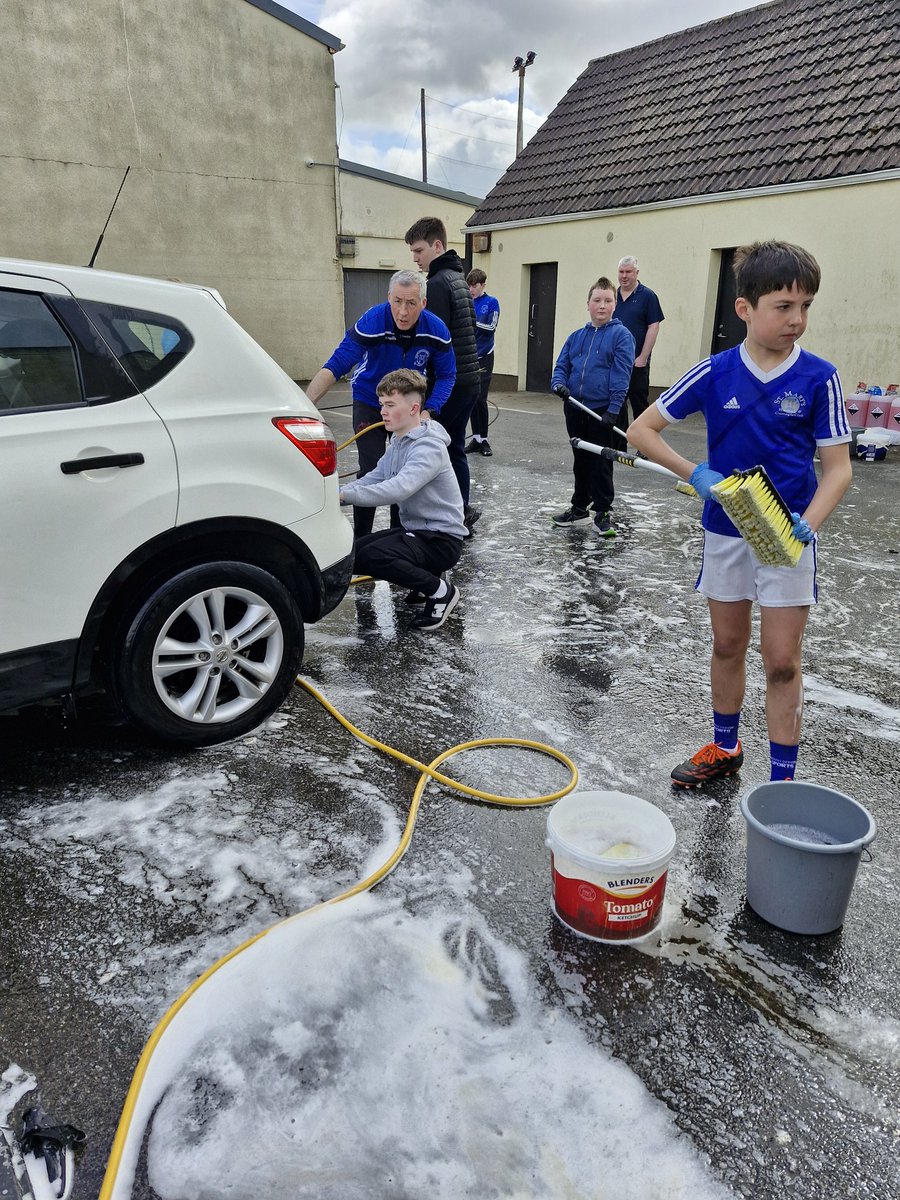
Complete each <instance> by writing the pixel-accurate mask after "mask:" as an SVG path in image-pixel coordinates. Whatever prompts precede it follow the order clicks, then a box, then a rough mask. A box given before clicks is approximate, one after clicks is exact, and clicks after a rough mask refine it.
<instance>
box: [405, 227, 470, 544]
mask: <svg viewBox="0 0 900 1200" xmlns="http://www.w3.org/2000/svg"><path fill="white" fill-rule="evenodd" d="M405 240H406V244H407V245H408V246H409V248H410V250H411V251H412V256H413V259H414V261H415V264H416V266H417V267H418V268H419V270H421V271H427V273H428V290H427V306H428V311H429V312H430V313H432V314H433V315H434V316H436V317H440V319H441V320H442V321H443V322H444V324H445V325H446V326H447V328H448V329H449V330H450V340H451V341H452V343H453V353H454V355H455V356H456V383H455V384H454V387H453V391H452V392H451V393H450V396H449V398H448V399H447V401H446V403H445V404H444V405H443V407H442V409H441V411H440V412H439V413H437V414H436V415H435V420H437V421H440V423H441V424H442V425H443V426H444V428H445V429H446V430H447V432H448V433H449V435H450V446H449V452H450V462H451V464H452V466H453V471H454V473H455V475H456V478H457V480H458V481H459V490H460V492H461V493H462V498H463V504H464V505H465V522H466V528H467V529H468V531H469V533H470V534H471V532H472V526H473V525H474V524H475V522H476V521H477V520H478V518H479V517H480V516H481V513H480V512H479V511H478V509H477V508H473V507H472V506H471V505H470V504H469V463H468V459H467V458H466V426H467V425H468V422H469V416H470V414H471V412H472V409H473V408H474V406H475V401H476V400H477V399H478V395H479V390H480V386H481V383H480V374H479V368H478V350H477V347H476V343H475V306H474V305H473V303H472V297H471V295H470V294H469V288H468V285H467V283H466V273H465V267H464V265H463V261H462V259H461V258H460V257H459V255H458V254H457V253H456V251H455V250H448V249H447V229H446V226H445V225H444V222H443V221H441V220H440V218H439V217H421V218H420V219H419V220H418V221H416V223H415V224H414V225H412V226H410V228H409V229H408V230H407V231H406V236H405Z"/></svg>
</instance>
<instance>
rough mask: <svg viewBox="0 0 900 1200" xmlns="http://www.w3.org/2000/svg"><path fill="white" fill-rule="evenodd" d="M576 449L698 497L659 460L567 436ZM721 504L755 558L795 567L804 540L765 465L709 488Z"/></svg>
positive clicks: (778, 565) (737, 474)
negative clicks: (669, 481) (670, 481)
mask: <svg viewBox="0 0 900 1200" xmlns="http://www.w3.org/2000/svg"><path fill="white" fill-rule="evenodd" d="M569 441H570V442H571V444H572V446H573V447H574V448H575V449H576V450H588V451H589V452H590V453H591V454H597V455H599V456H600V457H601V458H608V459H612V461H613V462H617V463H620V464H621V465H622V466H623V467H640V468H641V469H642V470H645V471H655V472H656V473H657V474H659V475H667V476H668V477H669V478H670V479H675V480H677V482H676V484H675V490H676V491H678V492H684V493H685V494H686V495H688V496H693V497H695V498H696V499H699V497H698V496H697V493H696V491H695V490H694V489H693V488H692V487H691V485H690V484H689V483H684V482H683V481H682V480H680V479H679V478H678V476H677V475H676V474H675V473H674V471H670V470H669V469H668V467H661V466H660V465H659V463H655V462H650V461H649V459H646V458H640V457H638V456H637V455H633V454H620V453H619V451H618V450H613V449H611V448H610V447H609V446H597V445H595V444H594V443H593V442H586V441H584V439H583V438H575V437H573V438H569ZM710 490H711V491H712V493H713V494H714V495H715V497H716V499H717V500H718V501H719V503H720V504H721V505H722V508H723V509H724V510H725V512H726V513H727V515H728V517H729V518H730V520H731V521H732V522H733V523H734V526H735V528H736V529H737V531H738V533H740V534H741V536H742V537H743V539H744V541H745V542H747V544H748V545H749V546H750V548H751V550H752V551H753V552H754V554H755V555H756V557H757V558H758V559H759V561H760V562H761V563H763V564H764V565H765V566H767V567H796V565H797V563H798V562H799V561H800V555H801V554H802V553H803V546H804V543H803V542H801V541H799V540H798V539H797V538H795V537H794V535H793V533H792V532H791V531H792V529H793V526H794V522H793V518H792V517H791V510H790V509H789V508H788V506H787V505H786V504H785V502H784V500H782V498H781V496H780V495H779V492H778V489H777V488H776V487H775V484H774V483H773V482H772V480H771V479H770V478H769V476H768V475H767V474H766V470H765V468H764V467H753V468H752V469H751V470H749V471H735V472H734V474H733V475H729V476H728V477H727V478H726V479H723V480H722V482H721V483H717V484H714V485H713V487H712V488H711V489H710Z"/></svg>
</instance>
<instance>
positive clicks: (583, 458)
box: [564, 404, 620, 513]
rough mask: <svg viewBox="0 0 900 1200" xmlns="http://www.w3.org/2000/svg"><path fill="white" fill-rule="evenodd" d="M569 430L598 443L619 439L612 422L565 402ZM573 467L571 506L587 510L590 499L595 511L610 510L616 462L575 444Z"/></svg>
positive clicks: (609, 442)
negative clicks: (573, 478)
mask: <svg viewBox="0 0 900 1200" xmlns="http://www.w3.org/2000/svg"><path fill="white" fill-rule="evenodd" d="M564 407H565V412H566V432H567V433H568V435H569V437H577V438H581V440H582V441H585V442H593V443H594V445H595V446H613V445H614V443H615V442H618V441H619V440H620V439H619V438H618V437H617V435H616V434H614V433H613V428H612V425H601V424H600V422H599V421H598V420H597V418H596V417H589V416H588V414H587V413H584V412H581V410H580V409H577V408H573V407H572V405H571V404H566V405H565V406H564ZM572 455H573V458H574V462H573V463H572V471H573V473H574V475H575V490H574V492H573V493H572V507H573V508H581V509H584V510H587V509H588V508H589V507H590V505H591V503H593V505H594V510H595V511H596V512H598V513H599V512H608V511H609V510H610V509H611V508H612V505H613V499H614V497H615V491H614V490H613V464H612V462H611V461H610V460H609V459H607V458H601V457H600V455H599V454H591V452H590V451H589V450H575V449H574V448H573V450H572Z"/></svg>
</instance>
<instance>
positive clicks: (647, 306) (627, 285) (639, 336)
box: [613, 254, 665, 429]
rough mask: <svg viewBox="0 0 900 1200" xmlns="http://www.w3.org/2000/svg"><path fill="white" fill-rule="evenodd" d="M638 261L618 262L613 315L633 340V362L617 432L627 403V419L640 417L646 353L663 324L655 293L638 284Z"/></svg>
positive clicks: (646, 388)
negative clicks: (629, 416) (629, 411)
mask: <svg viewBox="0 0 900 1200" xmlns="http://www.w3.org/2000/svg"><path fill="white" fill-rule="evenodd" d="M639 274H640V271H639V269H638V260H637V259H636V258H635V257H634V255H633V254H628V255H626V256H625V258H623V259H620V261H619V288H618V291H617V292H616V311H615V313H614V314H613V315H614V316H615V317H616V318H617V319H618V320H620V321H621V322H622V324H623V325H624V326H625V328H626V329H627V330H628V332H629V333H630V334H631V336H632V337H633V338H634V350H635V356H636V357H635V360H634V366H633V367H632V370H631V382H630V383H629V385H628V395H627V396H626V397H625V404H624V405H623V406H622V407H623V412H622V422H623V423H622V424H621V425H620V428H621V429H624V428H625V426H626V424H627V421H626V418H625V412H626V411H627V406H628V403H629V401H630V403H631V419H632V420H633V421H635V420H637V418H638V417H639V416H640V415H641V413H642V412H643V411H644V409H645V408H646V407H647V404H648V402H649V399H650V352H651V350H652V349H653V347H654V345H655V343H656V338H657V335H658V333H659V326H660V324H661V322H662V321H664V320H665V317H664V316H663V310H662V309H661V308H660V305H659V300H658V299H657V296H656V292H653V291H651V290H650V288H648V287H645V286H644V284H642V283H639V282H638V275H639Z"/></svg>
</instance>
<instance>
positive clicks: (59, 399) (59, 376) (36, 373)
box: [0, 288, 84, 411]
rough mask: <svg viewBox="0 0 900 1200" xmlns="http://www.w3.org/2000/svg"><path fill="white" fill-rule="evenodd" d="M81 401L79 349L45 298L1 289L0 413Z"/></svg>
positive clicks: (56, 406) (80, 402)
mask: <svg viewBox="0 0 900 1200" xmlns="http://www.w3.org/2000/svg"><path fill="white" fill-rule="evenodd" d="M83 403H84V395H83V392H82V388H81V377H80V374H79V370H78V360H77V358H76V355H75V350H74V348H73V346H72V343H71V341H70V339H69V336H68V334H67V333H66V331H65V329H64V328H63V327H62V325H60V323H59V321H57V319H56V317H55V316H54V315H53V313H52V312H51V311H50V309H49V308H48V307H47V305H46V304H45V303H44V300H43V298H42V297H41V296H38V295H35V294H34V293H33V292H16V291H12V290H7V289H5V288H0V411H2V410H9V409H23V408H59V407H61V406H65V405H71V404H83Z"/></svg>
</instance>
